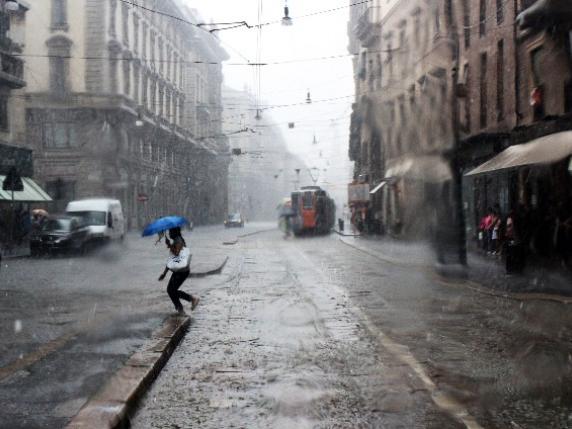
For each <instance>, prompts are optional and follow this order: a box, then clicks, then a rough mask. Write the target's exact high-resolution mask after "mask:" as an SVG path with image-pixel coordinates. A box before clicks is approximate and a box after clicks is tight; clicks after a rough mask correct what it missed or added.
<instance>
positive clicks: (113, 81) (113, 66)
mask: <svg viewBox="0 0 572 429" xmlns="http://www.w3.org/2000/svg"><path fill="white" fill-rule="evenodd" d="M118 70H119V57H118V53H117V51H116V50H115V49H113V48H110V52H109V92H111V93H112V94H117V93H118V92H119V90H118V85H117V74H118V72H119V71H118Z"/></svg>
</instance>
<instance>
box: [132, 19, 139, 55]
mask: <svg viewBox="0 0 572 429" xmlns="http://www.w3.org/2000/svg"><path fill="white" fill-rule="evenodd" d="M133 51H135V52H139V17H138V16H137V15H136V14H135V13H134V14H133Z"/></svg>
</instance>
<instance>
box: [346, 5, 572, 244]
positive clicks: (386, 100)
mask: <svg viewBox="0 0 572 429" xmlns="http://www.w3.org/2000/svg"><path fill="white" fill-rule="evenodd" d="M534 3H535V1H530V0H528V1H526V0H513V1H498V2H491V1H487V0H478V1H477V0H475V1H472V0H441V1H435V2H427V1H407V2H405V1H403V0H389V1H374V2H372V4H371V5H370V7H369V8H368V7H366V5H365V4H364V5H360V6H358V7H354V8H352V15H351V17H350V24H349V33H350V51H351V52H352V53H353V54H355V57H354V71H355V81H356V101H355V104H354V113H353V115H352V125H351V133H350V158H351V159H353V160H354V161H355V166H356V170H355V179H356V180H360V178H361V179H362V180H367V181H368V182H369V183H370V189H373V190H376V192H375V193H373V194H372V195H371V196H370V198H371V201H370V209H371V210H372V211H373V212H374V213H375V215H372V217H373V218H374V219H378V218H380V219H381V222H382V223H383V225H384V226H385V229H386V230H390V231H393V232H394V233H399V232H403V231H407V230H409V232H411V233H413V234H417V233H425V234H427V233H429V232H434V228H433V227H432V226H431V224H432V220H431V219H432V218H436V219H439V218H446V219H448V222H449V221H452V222H453V223H455V222H454V219H453V218H454V217H455V216H457V211H456V210H450V208H452V207H454V206H455V204H457V205H458V204H459V197H458V194H456V193H455V190H454V187H455V178H456V177H460V175H465V174H466V173H468V172H470V171H471V170H472V169H473V168H474V167H476V166H478V165H480V164H481V163H483V162H484V161H486V160H488V159H490V158H492V157H493V156H495V155H496V154H497V153H499V152H501V151H503V150H504V149H506V148H507V147H509V146H512V145H516V144H523V143H527V142H530V141H533V140H534V139H536V138H538V137H540V136H544V135H548V134H552V133H557V132H559V131H563V130H568V129H570V127H571V125H572V121H571V120H570V119H571V115H570V111H571V109H572V92H571V89H572V85H571V83H570V82H571V81H572V80H571V76H572V75H571V70H572V68H571V64H572V55H571V45H570V26H569V25H560V26H554V25H552V26H549V27H547V28H542V29H534V30H533V31H527V32H523V31H521V29H520V28H519V27H518V21H517V16H518V15H519V13H522V12H523V11H524V10H526V9H527V8H528V7H530V6H531V5H533V4H534ZM368 5H369V3H368ZM547 150H550V149H549V148H547ZM565 162H566V160H564V161H562V163H560V164H562V165H560V164H558V165H560V167H562V168H560V167H558V166H557V167H558V168H559V170H558V171H559V172H560V173H562V171H564V170H565V169H566V166H564V163H565ZM532 170H533V168H529V169H511V170H510V171H504V172H502V173H499V174H496V173H492V174H487V175H482V176H478V177H467V179H465V180H464V183H463V188H464V189H463V195H462V198H463V200H462V202H463V207H464V209H465V210H464V217H466V218H467V223H466V225H467V231H468V232H469V237H471V236H474V235H475V234H476V224H477V221H478V218H479V217H480V216H482V213H483V212H484V210H485V209H486V207H487V206H491V207H493V206H498V207H499V209H500V211H501V212H503V213H505V214H506V213H508V211H509V210H511V209H514V208H515V207H517V206H518V205H519V204H531V203H532V202H534V204H537V205H538V204H540V203H539V202H538V201H539V200H540V199H543V198H544V199H548V198H551V199H552V200H554V201H556V200H560V201H564V202H565V203H566V201H569V200H570V196H569V195H566V196H565V195H561V196H559V197H555V196H552V197H548V196H546V195H548V194H549V192H544V194H545V196H543V195H542V192H541V190H540V189H541V188H542V189H546V190H549V187H548V188H547V187H546V186H544V187H542V186H537V185H536V184H534V183H536V182H535V180H536V179H534V180H533V176H534V175H531V173H530V172H531V171H532ZM560 170H562V171H560ZM546 171H547V172H546V174H545V175H548V176H549V175H551V174H552V175H558V176H562V177H564V176H565V173H562V174H560V173H558V172H557V173H554V172H552V173H551V172H549V171H548V170H546ZM550 171H552V170H550ZM534 174H535V175H536V174H537V173H534ZM538 174H539V173H538ZM534 177H536V176H534ZM545 179H546V180H545V182H546V183H555V182H554V180H552V179H551V178H545ZM543 180H544V179H543ZM563 180H564V182H566V180H568V179H563ZM380 185H381V186H380ZM410 185H411V186H410ZM434 185H438V187H437V188H435V186H434ZM561 187H562V186H561ZM563 187H565V186H563ZM435 191H437V193H436V192H435ZM379 194H381V197H379ZM561 197H562V198H561ZM434 202H437V204H436V206H437V207H445V208H446V209H445V211H442V212H439V211H438V210H436V211H433V213H432V211H431V207H434V206H435V204H434ZM421 208H422V209H423V213H424V216H419V215H418V214H419V213H420V211H419V210H420V209H421ZM377 213H380V215H377ZM419 218H422V219H423V222H424V225H416V219H419ZM427 220H429V222H427ZM427 226H429V228H427ZM423 230H425V231H423Z"/></svg>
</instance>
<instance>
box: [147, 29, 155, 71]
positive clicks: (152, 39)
mask: <svg viewBox="0 0 572 429" xmlns="http://www.w3.org/2000/svg"><path fill="white" fill-rule="evenodd" d="M155 40H156V36H155V31H153V30H151V33H150V35H149V56H150V57H151V62H152V64H151V65H152V66H153V67H155V63H154V61H155V45H156V43H155Z"/></svg>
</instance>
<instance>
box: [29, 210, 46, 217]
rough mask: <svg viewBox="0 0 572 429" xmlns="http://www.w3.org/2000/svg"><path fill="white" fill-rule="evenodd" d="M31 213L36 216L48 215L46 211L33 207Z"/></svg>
mask: <svg viewBox="0 0 572 429" xmlns="http://www.w3.org/2000/svg"><path fill="white" fill-rule="evenodd" d="M32 214H33V215H37V216H44V217H48V212H47V211H45V210H44V209H34V210H32Z"/></svg>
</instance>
